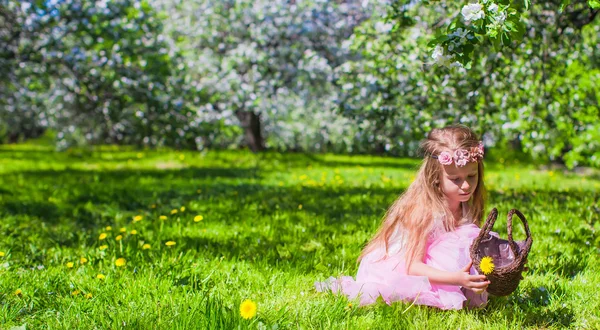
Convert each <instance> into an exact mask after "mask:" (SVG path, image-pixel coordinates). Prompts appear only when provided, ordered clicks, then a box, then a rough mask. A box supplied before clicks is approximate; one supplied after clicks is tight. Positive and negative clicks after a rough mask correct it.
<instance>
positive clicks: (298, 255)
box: [0, 144, 600, 329]
mask: <svg viewBox="0 0 600 330" xmlns="http://www.w3.org/2000/svg"><path fill="white" fill-rule="evenodd" d="M418 165H419V161H418V160H411V159H394V158H383V157H372V156H338V155H304V154H287V155H282V154H277V153H266V154H260V155H254V154H251V153H249V152H243V151H237V152H233V151H228V152H217V151H210V152H179V151H172V150H158V151H138V150H134V149H133V148H123V147H102V148H96V149H94V150H93V151H89V150H87V151H85V150H71V151H67V152H63V153H55V152H53V151H52V149H50V148H48V147H44V146H38V145H32V144H29V145H16V146H1V147H0V219H2V221H0V234H1V235H2V240H0V324H2V328H4V327H11V326H18V325H23V324H27V326H28V328H45V327H48V328H65V329H67V328H68V329H74V328H77V329H86V328H117V327H123V326H125V327H130V328H143V329H154V328H157V329H190V328H198V329H206V328H227V329H229V328H237V327H238V326H241V327H242V328H243V327H246V326H249V327H250V328H257V327H261V328H263V326H264V328H266V329H273V328H277V327H279V328H298V327H300V328H323V329H332V328H333V329H335V328H340V329H342V328H344V329H345V328H356V329H365V328H373V329H379V328H380V329H390V328H422V329H435V328H441V329H447V328H453V329H454V328H463V329H464V328H474V329H480V328H491V329H496V328H515V327H531V328H565V327H574V328H576V327H579V328H589V329H593V328H600V318H599V317H598V316H597V315H598V313H597V311H598V309H599V308H600V298H598V296H597V294H596V290H597V288H598V286H599V285H600V279H598V277H599V276H598V274H600V269H599V262H598V257H599V255H598V254H599V252H600V250H598V246H600V239H599V236H598V232H599V230H600V222H599V221H598V214H599V212H600V209H599V205H598V197H599V195H598V188H599V187H600V181H599V178H598V176H594V175H588V176H580V175H575V174H569V173H563V172H562V171H560V170H552V171H549V170H543V169H540V168H538V167H535V166H533V165H526V164H522V163H521V164H520V163H514V162H512V163H511V162H504V164H502V163H500V162H493V163H492V164H490V166H489V168H488V169H487V172H486V184H487V187H488V189H489V192H490V195H489V202H488V205H487V209H488V210H489V209H491V208H492V207H497V208H498V209H499V211H500V214H501V216H500V220H499V221H498V222H497V224H496V227H495V228H494V229H495V230H496V231H498V232H500V233H501V234H505V232H506V230H505V227H503V226H505V225H506V221H505V220H504V219H505V215H506V213H507V212H508V210H509V209H511V208H518V209H519V210H521V211H522V212H523V213H525V215H526V216H527V217H528V219H529V222H530V226H531V230H532V232H533V236H534V245H533V250H532V253H531V255H530V257H529V264H528V265H529V267H530V269H531V270H530V272H529V273H528V274H526V278H525V280H524V281H523V282H522V284H521V286H520V287H519V289H518V291H517V292H515V293H514V294H513V295H512V296H510V297H508V298H492V299H491V302H490V304H489V305H488V307H487V308H486V309H484V310H479V311H458V312H455V311H450V312H443V311H439V310H435V309H431V308H428V307H422V306H412V307H411V306H410V304H404V303H395V304H393V305H392V306H387V305H385V304H379V305H374V306H369V307H364V308H358V307H356V304H354V303H353V302H350V301H347V300H346V299H344V298H342V297H336V296H332V295H328V294H318V293H317V292H315V290H314V288H313V283H314V281H316V280H323V279H325V278H327V277H329V276H331V275H333V276H338V275H342V274H343V275H352V276H354V275H355V273H356V269H357V264H356V258H357V257H358V254H359V252H360V249H361V247H362V246H363V245H364V243H365V242H366V241H367V240H368V239H369V237H370V236H371V235H372V234H373V232H374V231H375V229H376V228H377V226H378V225H379V222H380V219H381V216H382V215H383V213H384V212H385V210H386V208H387V207H388V205H389V204H390V203H391V202H392V201H393V200H394V199H395V198H396V196H397V195H398V194H399V193H400V192H401V191H402V190H403V189H405V188H406V186H407V185H408V184H409V183H410V182H411V181H412V180H413V179H414V174H415V170H416V168H417V166H418ZM119 236H120V237H119ZM520 237H523V233H522V229H521V228H520V227H519V228H518V234H517V238H520ZM246 299H250V300H251V301H252V302H254V303H256V306H257V314H256V316H253V317H251V318H249V319H247V320H246V319H244V318H242V315H240V304H241V303H242V302H243V301H244V300H246ZM250 314H251V313H250ZM250 314H248V315H247V316H249V315H250Z"/></svg>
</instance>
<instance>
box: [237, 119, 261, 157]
mask: <svg viewBox="0 0 600 330" xmlns="http://www.w3.org/2000/svg"><path fill="white" fill-rule="evenodd" d="M235 115H236V116H237V118H238V119H239V120H240V123H241V124H242V128H243V129H244V136H245V139H246V144H247V145H248V148H250V150H252V152H259V151H263V150H265V142H264V140H263V136H262V132H261V127H260V116H259V115H257V114H256V113H254V112H250V111H236V113H235Z"/></svg>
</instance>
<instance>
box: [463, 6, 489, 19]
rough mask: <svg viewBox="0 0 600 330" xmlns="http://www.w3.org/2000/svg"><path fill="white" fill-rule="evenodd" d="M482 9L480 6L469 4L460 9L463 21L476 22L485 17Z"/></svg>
mask: <svg viewBox="0 0 600 330" xmlns="http://www.w3.org/2000/svg"><path fill="white" fill-rule="evenodd" d="M482 9H483V6H482V5H481V4H479V3H470V4H468V5H465V6H464V7H463V8H462V10H461V13H462V15H463V17H464V18H465V20H467V21H476V20H479V19H482V18H484V17H485V13H484V12H483V10H482Z"/></svg>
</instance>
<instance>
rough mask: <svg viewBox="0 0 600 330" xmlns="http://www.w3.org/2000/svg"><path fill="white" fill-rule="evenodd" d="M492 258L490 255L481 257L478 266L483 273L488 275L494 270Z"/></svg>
mask: <svg viewBox="0 0 600 330" xmlns="http://www.w3.org/2000/svg"><path fill="white" fill-rule="evenodd" d="M494 267H495V266H494V260H493V259H492V257H483V258H481V263H479V268H481V271H482V272H483V274H484V275H489V274H491V273H492V272H493V271H494Z"/></svg>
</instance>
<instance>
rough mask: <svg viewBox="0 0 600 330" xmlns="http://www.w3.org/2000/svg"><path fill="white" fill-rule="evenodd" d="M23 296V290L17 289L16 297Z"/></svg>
mask: <svg viewBox="0 0 600 330" xmlns="http://www.w3.org/2000/svg"><path fill="white" fill-rule="evenodd" d="M22 294H23V291H21V289H16V290H15V296H20V295H22Z"/></svg>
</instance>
